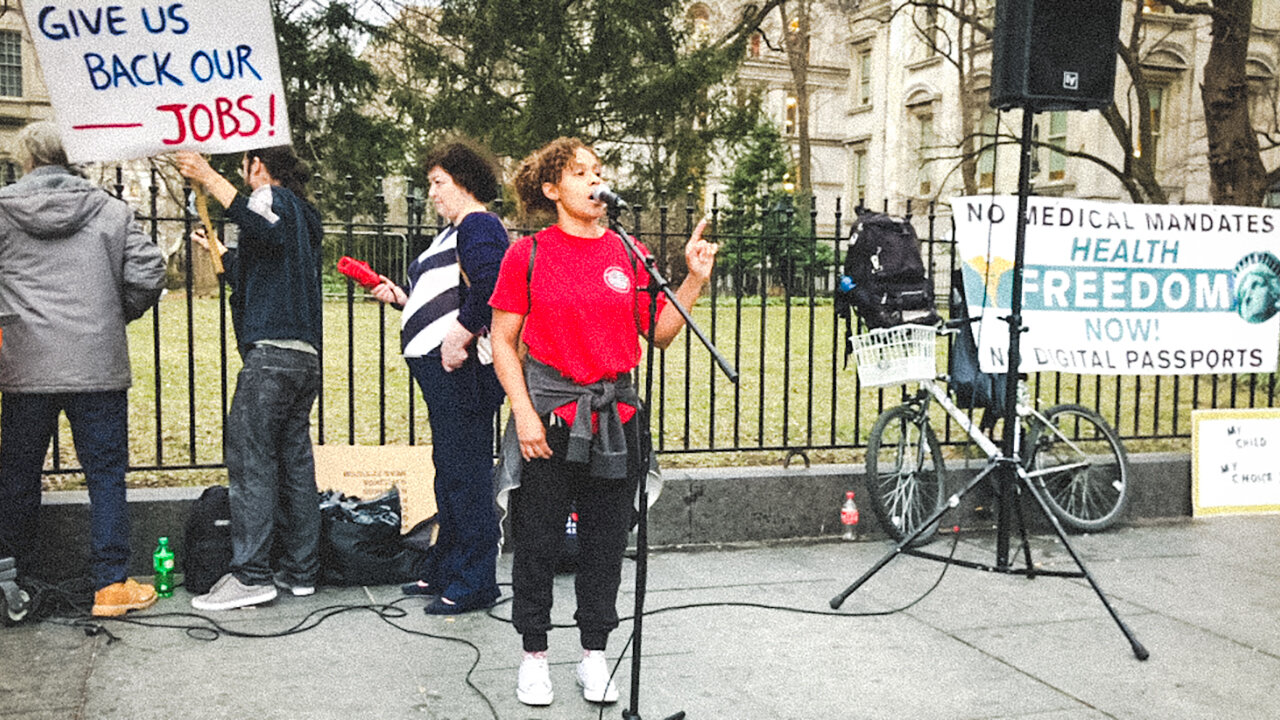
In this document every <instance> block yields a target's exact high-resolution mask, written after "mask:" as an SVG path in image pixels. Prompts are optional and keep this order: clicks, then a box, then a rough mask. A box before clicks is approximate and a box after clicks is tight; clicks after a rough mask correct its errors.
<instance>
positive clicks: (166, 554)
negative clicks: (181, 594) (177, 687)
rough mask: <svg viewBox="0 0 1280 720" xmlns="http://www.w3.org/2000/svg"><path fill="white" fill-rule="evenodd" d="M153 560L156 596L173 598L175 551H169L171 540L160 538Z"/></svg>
mask: <svg viewBox="0 0 1280 720" xmlns="http://www.w3.org/2000/svg"><path fill="white" fill-rule="evenodd" d="M151 560H152V563H153V564H154V566H155V570H156V578H155V588H156V595H159V596H160V597H165V598H167V597H173V551H172V550H170V549H169V538H167V537H162V538H160V542H159V544H157V545H156V551H155V554H153V555H152V556H151Z"/></svg>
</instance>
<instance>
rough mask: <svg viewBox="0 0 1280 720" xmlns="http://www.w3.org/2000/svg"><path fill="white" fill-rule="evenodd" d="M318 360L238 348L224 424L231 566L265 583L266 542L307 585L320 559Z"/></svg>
mask: <svg viewBox="0 0 1280 720" xmlns="http://www.w3.org/2000/svg"><path fill="white" fill-rule="evenodd" d="M319 391H320V360H319V358H318V357H316V356H315V355H313V354H311V353H307V352H301V351H298V350H287V349H284V348H278V347H272V346H270V345H259V346H256V347H254V348H252V349H250V350H249V351H248V352H247V353H245V356H244V367H243V368H241V370H240V375H239V376H238V377H237V379H236V392H235V396H234V397H233V398H232V399H231V411H230V413H228V414H227V426H226V432H225V439H226V449H225V457H226V462H227V478H228V480H229V483H230V496H231V571H232V572H234V573H235V575H236V577H237V578H238V579H239V580H240V582H242V583H245V584H246V585H269V584H271V582H272V579H271V554H272V542H273V541H274V542H275V543H276V544H277V549H278V551H279V552H280V568H281V570H283V571H284V573H285V575H286V576H287V577H288V579H289V580H290V581H291V582H294V583H297V584H300V585H313V584H315V581H316V576H317V574H318V571H319V567H320V558H319V545H320V503H319V498H318V496H317V494H316V468H315V459H314V457H313V456H312V453H311V406H312V404H314V403H315V400H316V395H317V394H318V393H319Z"/></svg>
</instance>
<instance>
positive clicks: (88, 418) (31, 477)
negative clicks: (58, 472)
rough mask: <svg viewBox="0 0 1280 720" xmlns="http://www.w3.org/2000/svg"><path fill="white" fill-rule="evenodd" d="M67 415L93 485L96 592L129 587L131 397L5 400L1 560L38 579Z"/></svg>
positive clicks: (0, 419)
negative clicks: (53, 467) (47, 473)
mask: <svg viewBox="0 0 1280 720" xmlns="http://www.w3.org/2000/svg"><path fill="white" fill-rule="evenodd" d="M61 412H66V414H67V421H68V422H69V423H70V424H71V438H72V441H73V442H74V443H75V446H76V455H77V456H78V457H79V459H80V466H81V467H82V468H84V473H85V481H86V482H87V483H88V486H89V526H90V528H89V544H90V556H89V569H90V573H91V574H92V577H93V586H94V589H95V590H99V589H102V588H104V587H106V586H108V585H111V584H113V583H118V582H121V581H123V580H124V579H125V577H126V576H127V570H128V566H129V507H128V504H127V503H126V501H125V487H124V474H125V470H127V469H128V467H129V401H128V396H127V393H126V391H125V390H114V391H107V392H84V393H15V392H9V393H5V394H4V408H3V410H2V411H0V557H2V556H9V555H12V556H14V557H16V558H17V560H18V565H19V568H20V569H21V570H22V571H23V572H30V571H31V568H32V564H33V563H34V560H35V557H34V551H35V547H36V537H37V530H38V524H39V513H40V472H41V470H43V468H44V457H45V452H46V451H47V450H48V449H49V442H50V440H52V439H53V433H54V432H55V431H56V430H57V426H58V414H59V413H61Z"/></svg>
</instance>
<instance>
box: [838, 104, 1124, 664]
mask: <svg viewBox="0 0 1280 720" xmlns="http://www.w3.org/2000/svg"><path fill="white" fill-rule="evenodd" d="M1033 117H1034V115H1033V112H1032V110H1030V109H1025V110H1024V111H1023V115H1022V139H1021V147H1022V158H1021V166H1020V170H1019V174H1018V217H1017V235H1016V244H1015V249H1014V267H1013V288H1012V290H1013V296H1012V300H1011V302H1010V313H1009V316H1008V318H1007V321H1008V323H1009V353H1008V368H1009V369H1008V371H1007V372H1006V373H1005V383H1006V385H1005V390H1006V392H1005V401H1006V406H1005V412H1004V433H1003V443H1002V448H1001V451H1000V452H999V453H998V454H997V455H996V456H995V457H993V458H992V459H991V460H990V461H989V462H988V464H987V466H986V468H984V469H983V471H982V472H980V473H979V474H978V475H977V476H976V477H974V478H973V479H972V480H970V481H969V482H968V483H967V484H966V485H965V487H964V488H963V489H961V490H960V491H959V492H958V493H956V494H954V495H952V496H951V497H950V498H949V499H948V501H947V503H946V504H944V505H943V506H942V507H939V508H937V509H935V510H934V512H933V514H932V515H930V516H929V517H928V518H927V519H925V520H923V521H921V522H919V523H916V524H915V526H914V529H913V530H912V531H911V532H910V533H908V534H906V535H905V537H903V538H902V539H901V540H900V541H899V543H898V545H897V546H896V547H895V548H893V549H892V550H890V551H889V552H888V553H887V554H886V555H884V556H883V557H882V558H880V560H879V561H878V562H876V564H875V565H873V566H872V567H871V569H869V570H867V571H866V572H865V573H863V575H862V576H861V577H859V578H858V579H857V580H855V581H854V582H853V584H851V585H850V586H849V587H847V588H845V590H844V591H843V592H841V593H840V594H838V595H836V596H835V597H833V598H832V599H831V602H830V605H831V608H832V609H836V608H839V607H840V606H841V605H842V604H844V601H845V600H846V599H848V597H849V596H850V595H851V594H853V593H854V592H855V591H856V590H857V589H858V588H859V587H861V586H862V585H863V584H864V583H866V582H867V581H868V580H870V579H871V577H872V576H874V575H875V574H876V573H877V572H879V571H880V569H881V568H883V567H884V566H885V565H888V564H889V562H891V561H892V560H893V559H894V558H896V557H897V556H898V555H901V554H904V553H905V554H909V555H915V556H917V557H924V558H927V559H932V560H940V561H943V562H953V563H955V564H958V565H961V566H964V567H973V568H978V569H984V570H991V571H995V572H1002V573H1007V574H1020V575H1026V576H1027V577H1033V576H1035V575H1051V576H1057V577H1072V578H1084V579H1085V580H1087V581H1088V583H1089V586H1090V587H1091V588H1093V591H1094V593H1095V594H1096V595H1097V596H1098V599H1099V600H1100V601H1101V602H1102V605H1103V607H1105V608H1106V609H1107V612H1108V613H1109V614H1110V615H1111V619H1112V620H1114V621H1115V623H1116V625H1117V626H1118V627H1119V628H1120V631H1121V633H1123V634H1124V636H1125V638H1126V639H1127V640H1128V641H1129V646H1130V647H1131V648H1132V650H1133V654H1134V656H1135V657H1137V658H1138V659H1139V660H1146V659H1147V658H1148V657H1149V653H1148V652H1147V649H1146V648H1145V647H1143V646H1142V643H1140V642H1138V639H1137V637H1135V636H1134V634H1133V631H1131V630H1130V629H1129V627H1128V626H1127V625H1126V624H1125V623H1124V621H1123V620H1122V619H1121V618H1120V616H1119V615H1118V614H1117V613H1116V611H1115V608H1113V607H1112V606H1111V603H1110V601H1108V600H1107V596H1106V595H1105V594H1103V592H1102V588H1101V587H1100V586H1099V585H1098V582H1097V581H1096V580H1095V579H1094V578H1093V575H1092V574H1091V573H1090V572H1089V570H1088V568H1086V567H1085V565H1084V562H1083V561H1082V560H1081V559H1080V556H1079V555H1078V554H1076V551H1075V549H1074V548H1073V547H1072V546H1071V542H1070V541H1069V540H1068V539H1067V534H1066V531H1065V530H1063V527H1062V523H1061V521H1059V519H1058V517H1057V516H1056V515H1055V514H1054V513H1053V511H1052V510H1051V509H1050V508H1049V505H1048V503H1047V502H1046V501H1045V498H1044V496H1043V495H1042V494H1041V492H1040V490H1039V488H1037V487H1036V485H1035V484H1034V483H1032V482H1031V479H1030V477H1029V476H1028V474H1027V472H1026V470H1025V469H1024V468H1023V467H1022V464H1021V463H1020V462H1019V460H1018V455H1019V450H1020V448H1019V442H1020V433H1019V416H1018V410H1017V402H1018V400H1017V396H1018V373H1017V368H1018V367H1019V364H1020V358H1021V355H1020V348H1019V343H1020V336H1021V334H1022V330H1023V328H1022V285H1023V283H1022V280H1023V278H1022V270H1023V259H1024V255H1025V248H1026V216H1027V197H1028V196H1029V195H1030V185H1031V183H1030V168H1031V150H1032V144H1031V134H1032V121H1033ZM988 477H993V478H994V479H995V480H996V482H997V490H998V492H997V498H998V513H997V518H998V519H997V524H996V561H995V565H994V566H988V565H981V564H977V563H969V562H957V561H954V560H951V559H950V558H947V557H943V556H940V555H934V554H931V553H926V552H921V551H917V550H913V549H910V548H911V545H912V543H914V542H915V541H916V540H917V539H918V538H919V537H920V536H921V535H922V534H923V533H925V532H926V531H929V530H931V529H932V528H934V527H936V525H937V523H938V522H939V521H940V519H941V518H942V516H943V515H945V514H947V513H948V512H951V511H952V510H953V509H954V508H956V507H958V506H959V504H960V499H961V498H963V497H964V496H965V495H967V494H968V493H969V492H970V491H971V490H973V488H974V487H976V486H977V485H978V484H979V483H981V482H983V481H984V480H986V479H987V478H988ZM1023 493H1026V494H1029V495H1030V496H1031V497H1032V498H1033V499H1034V500H1035V501H1036V504H1037V505H1038V506H1039V508H1040V510H1041V512H1042V513H1043V514H1044V515H1045V517H1047V518H1048V519H1049V522H1050V523H1051V524H1052V526H1053V529H1054V532H1055V533H1056V534H1057V535H1058V539H1059V540H1060V541H1061V542H1062V546H1063V547H1064V548H1066V550H1067V553H1068V554H1069V555H1070V556H1071V559H1072V561H1073V562H1074V563H1075V565H1076V568H1077V571H1074V572H1065V571H1043V570H1036V569H1035V567H1034V566H1033V565H1032V561H1031V546H1030V544H1029V543H1028V540H1027V532H1026V524H1025V519H1024V518H1023V516H1022V508H1021V504H1020V503H1018V498H1019V496H1020V495H1021V494H1023ZM1015 510H1016V513H1017V515H1018V526H1019V532H1020V535H1021V538H1022V547H1023V551H1024V557H1025V563H1026V567H1025V568H1022V569H1019V568H1015V567H1014V566H1013V565H1012V564H1011V563H1010V553H1009V533H1010V526H1011V521H1012V519H1013V515H1014V513H1015Z"/></svg>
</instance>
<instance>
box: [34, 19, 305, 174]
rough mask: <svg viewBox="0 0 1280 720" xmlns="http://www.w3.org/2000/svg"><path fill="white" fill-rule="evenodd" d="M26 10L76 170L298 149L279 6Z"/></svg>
mask: <svg viewBox="0 0 1280 720" xmlns="http://www.w3.org/2000/svg"><path fill="white" fill-rule="evenodd" d="M23 12H24V14H25V15H26V19H27V27H28V29H29V31H30V35H31V39H32V40H33V41H34V42H35V46H36V54H37V56H38V57H39V59H40V65H41V67H42V68H43V71H44V79H45V84H46V85H47V86H48V88H49V98H50V100H51V101H52V103H53V109H54V113H55V115H56V117H57V121H58V124H59V126H60V128H61V131H62V137H63V143H64V144H65V146H66V150H67V157H68V159H69V160H70V161H71V162H77V163H78V162H90V161H104V160H126V159H130V158H137V157H145V156H149V155H156V154H160V153H165V152H170V151H173V150H179V149H187V150H196V151H199V152H207V153H227V152H239V151H242V150H248V149H251V148H259V147H267V146H271V145H285V144H288V143H289V142H290V141H291V140H290V134H289V121H288V118H287V117H286V116H285V109H284V86H283V83H282V81H281V76H280V61H279V56H278V55H277V52H276V39H275V32H274V29H273V26H272V20H271V7H270V3H269V0H220V1H219V2H202V3H156V2H145V3H144V2H138V1H137V0H114V1H113V2H112V3H110V4H106V3H95V2H85V1H83V0H68V1H67V2H60V3H57V4H50V3H33V2H27V3H23Z"/></svg>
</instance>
